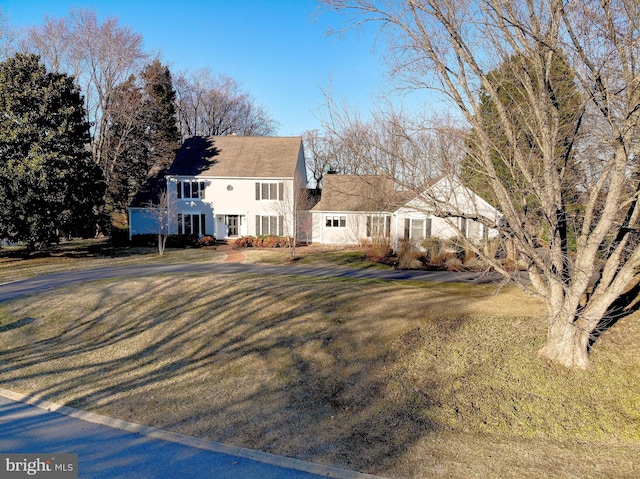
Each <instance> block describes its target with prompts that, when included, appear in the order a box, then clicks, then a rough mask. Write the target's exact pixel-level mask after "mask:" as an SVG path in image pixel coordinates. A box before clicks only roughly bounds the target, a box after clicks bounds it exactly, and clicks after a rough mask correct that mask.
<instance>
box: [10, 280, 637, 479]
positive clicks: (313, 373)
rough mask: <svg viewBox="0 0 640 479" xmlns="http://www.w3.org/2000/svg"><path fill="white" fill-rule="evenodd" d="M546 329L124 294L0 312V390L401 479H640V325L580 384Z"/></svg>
mask: <svg viewBox="0 0 640 479" xmlns="http://www.w3.org/2000/svg"><path fill="white" fill-rule="evenodd" d="M543 317H544V310H543V307H542V305H541V304H539V303H538V302H536V301H535V300H533V299H532V298H530V297H528V296H526V295H524V294H523V293H521V292H520V291H518V290H517V289H515V288H510V287H509V288H502V289H498V288H497V287H494V286H491V285H484V286H472V285H462V284H420V285H417V284H406V283H400V282H398V283H395V282H381V281H362V280H338V279H317V278H301V277H273V276H271V277H269V278H264V277H261V276H257V275H255V276H254V275H226V276H224V277H216V276H206V275H189V276H187V275H184V276H166V277H154V278H139V279H127V280H109V281H101V282H96V283H90V284H82V285H77V286H74V287H73V288H72V290H71V291H69V292H62V291H49V292H45V293H41V294H38V295H35V296H32V297H28V298H21V299H17V300H14V301H11V302H8V303H4V304H3V305H2V306H0V384H1V385H2V387H5V388H7V389H12V390H15V391H19V392H22V393H26V394H32V395H35V396H38V397H42V398H46V399H48V400H51V401H54V402H58V403H61V404H66V405H70V406H73V407H77V408H82V409H86V410H89V411H93V412H97V413H100V414H106V415H109V416H113V417H117V418H121V419H125V420H129V421H133V422H137V423H141V424H147V425H150V426H154V427H159V428H164V429H169V430H172V431H176V432H180V433H183V434H188V435H194V436H199V437H204V438H208V439H212V440H216V441H222V442H225V443H229V444H235V445H241V446H245V447H249V448H255V449H259V450H263V451H267V452H271V453H275V454H281V455H285V456H290V457H296V458H299V459H305V460H311V461H316V462H322V463H327V464H332V465H337V466H342V467H347V468H350V469H355V470H359V471H363V472H369V473H375V474H380V475H383V476H387V477H393V478H413V477H429V478H436V479H437V478H476V477H482V478H492V477H496V478H497V477H500V478H538V477H589V478H598V477H601V478H616V477H620V478H622V477H629V478H631V477H638V476H639V472H640V459H639V458H640V368H639V367H638V366H639V365H640V352H638V348H637V344H638V343H639V342H640V323H639V322H638V319H640V318H638V316H637V314H636V315H634V316H630V317H627V318H625V319H623V320H621V321H619V322H618V323H617V324H616V325H615V327H614V328H613V329H612V330H610V331H608V332H607V333H605V334H604V335H603V337H602V338H601V340H600V341H598V343H596V345H595V347H594V348H593V351H592V359H593V369H592V370H591V371H586V372H585V371H580V372H574V371H566V370H563V369H558V368H556V367H554V366H551V365H549V364H547V363H546V362H544V361H543V360H541V359H539V358H538V357H537V356H536V350H537V349H538V348H539V347H540V346H541V344H542V341H543V340H544V335H545V324H544V323H545V322H544V321H543V320H541V318H543Z"/></svg>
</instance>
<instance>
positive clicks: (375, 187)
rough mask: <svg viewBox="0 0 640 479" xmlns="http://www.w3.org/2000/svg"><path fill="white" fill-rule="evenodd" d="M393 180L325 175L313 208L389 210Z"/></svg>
mask: <svg viewBox="0 0 640 479" xmlns="http://www.w3.org/2000/svg"><path fill="white" fill-rule="evenodd" d="M395 203H396V201H395V192H394V188H393V180H391V179H390V178H384V177H381V176H373V175H362V176H360V175H337V174H336V175H326V176H325V177H324V179H323V184H322V194H321V197H320V201H319V202H318V203H317V204H316V205H315V206H314V207H313V208H312V210H314V211H353V212H358V211H361V212H364V211H392V210H393V209H394V208H395V207H394V206H393V205H394V204H395Z"/></svg>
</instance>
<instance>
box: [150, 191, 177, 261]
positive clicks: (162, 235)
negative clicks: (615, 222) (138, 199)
mask: <svg viewBox="0 0 640 479" xmlns="http://www.w3.org/2000/svg"><path fill="white" fill-rule="evenodd" d="M146 206H147V208H149V210H148V214H150V215H151V218H152V220H153V221H154V222H155V224H156V225H157V233H158V254H159V255H160V256H164V251H165V247H166V245H167V238H168V237H169V234H170V221H171V218H173V217H175V214H176V212H175V204H174V202H173V201H171V195H170V194H167V189H166V186H165V187H164V188H163V189H162V190H160V192H159V193H158V197H157V200H156V201H150V202H148V203H147V204H146Z"/></svg>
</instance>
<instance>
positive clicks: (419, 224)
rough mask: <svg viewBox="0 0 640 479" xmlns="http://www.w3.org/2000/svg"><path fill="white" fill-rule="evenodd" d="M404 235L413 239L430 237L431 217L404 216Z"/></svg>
mask: <svg viewBox="0 0 640 479" xmlns="http://www.w3.org/2000/svg"><path fill="white" fill-rule="evenodd" d="M404 237H405V238H407V239H409V238H411V239H415V240H423V239H425V238H430V237H431V218H425V219H417V218H406V219H405V220H404Z"/></svg>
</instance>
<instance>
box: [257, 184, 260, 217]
mask: <svg viewBox="0 0 640 479" xmlns="http://www.w3.org/2000/svg"><path fill="white" fill-rule="evenodd" d="M256 200H260V183H258V182H257V181H256ZM257 218H260V217H259V216H258V217H257Z"/></svg>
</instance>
